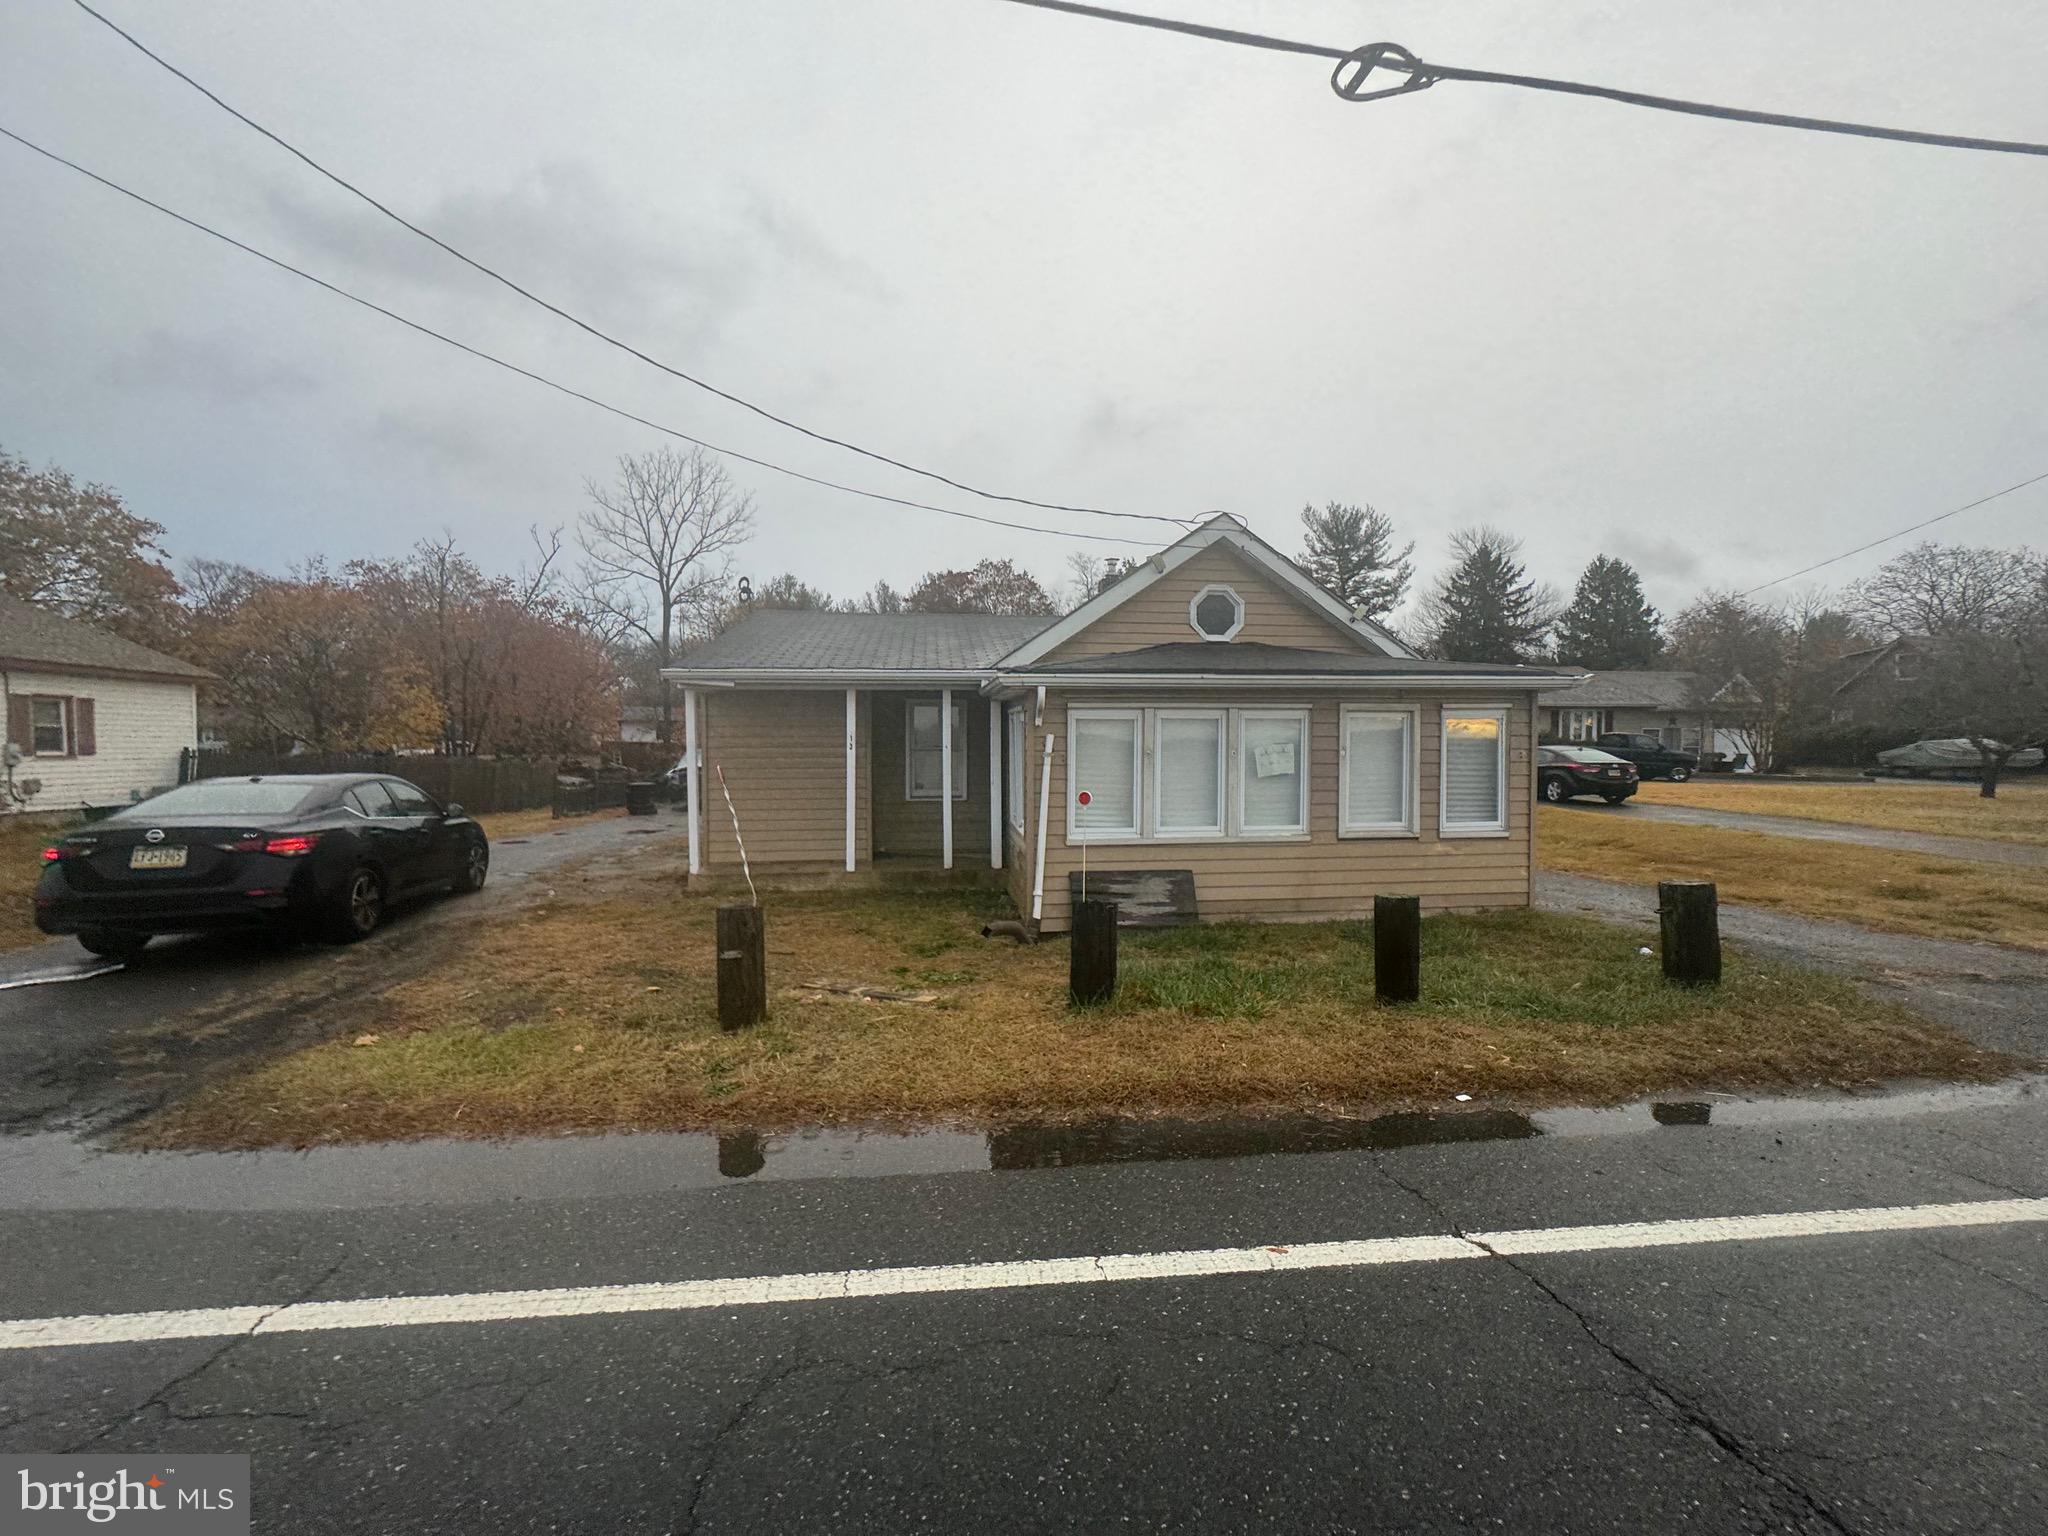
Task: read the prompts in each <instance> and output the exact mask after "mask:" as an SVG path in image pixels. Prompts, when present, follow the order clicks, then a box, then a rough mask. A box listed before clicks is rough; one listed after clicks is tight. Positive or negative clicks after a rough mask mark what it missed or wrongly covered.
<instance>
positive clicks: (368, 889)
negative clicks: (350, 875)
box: [348, 869, 384, 934]
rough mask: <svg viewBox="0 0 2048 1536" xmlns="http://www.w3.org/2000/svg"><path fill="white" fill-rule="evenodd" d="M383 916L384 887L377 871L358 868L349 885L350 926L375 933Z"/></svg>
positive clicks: (362, 931)
mask: <svg viewBox="0 0 2048 1536" xmlns="http://www.w3.org/2000/svg"><path fill="white" fill-rule="evenodd" d="M383 916H384V887H383V885H382V884H381V883H380V882H379V881H378V879H377V872H376V871H375V870H371V869H359V870H357V871H356V873H355V878H354V879H353V880H351V881H350V882H349V887H348V920H349V926H351V927H352V928H354V929H355V931H356V932H357V933H362V934H370V933H375V932H376V931H377V924H378V923H379V922H380V921H381V920H382V919H383Z"/></svg>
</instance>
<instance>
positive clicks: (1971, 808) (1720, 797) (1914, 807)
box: [1637, 776, 2048, 847]
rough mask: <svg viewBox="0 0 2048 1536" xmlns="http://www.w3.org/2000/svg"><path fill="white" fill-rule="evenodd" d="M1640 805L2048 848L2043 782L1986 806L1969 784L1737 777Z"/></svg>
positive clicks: (1669, 788) (2014, 786) (1671, 788)
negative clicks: (1696, 808) (1789, 818)
mask: <svg viewBox="0 0 2048 1536" xmlns="http://www.w3.org/2000/svg"><path fill="white" fill-rule="evenodd" d="M1637 798H1638V799H1640V800H1642V801H1643V802H1645V803H1646V804H1649V805H1693V806H1699V807H1701V808H1702V809H1705V810H1710V811H1750V812H1753V813H1755V814H1756V815H1759V816H1802V817H1805V818H1806V819H1807V820H1809V821H1837V822H1845V823H1848V824H1850V825H1853V826H1859V827H1884V828H1887V829H1888V830H1890V831H1894V832H1935V833H1939V834H1940V835H1942V836H1943V837H1988V838H1991V839H1994V840H1996V841H2000V842H2008V843H2034V844H2037V845H2040V846H2043V847H2048V783H2044V782H2041V781H2040V779H2039V777H2038V776H2030V777H2028V778H2026V779H2022V780H2020V781H2018V782H2013V781H2010V780H2009V781H2007V782H2006V783H2004V784H2001V785H1999V787H1998V798H1997V799H1995V800H1986V799H1985V798H1984V797H1983V796H1981V795H1979V794H1978V793H1977V789H1976V786H1975V785H1971V784H1870V783H1863V784H1781V783H1750V782H1747V781H1745V780H1742V779H1738V778H1733V777H1729V778H1704V779H1691V780H1688V781H1687V782H1686V783H1684V784H1666V783H1663V782H1662V781H1661V780H1652V781H1648V782H1645V783H1644V784H1643V786H1642V788H1641V790H1639V791H1638V793H1637Z"/></svg>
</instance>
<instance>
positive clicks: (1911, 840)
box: [1560, 800, 2048, 869]
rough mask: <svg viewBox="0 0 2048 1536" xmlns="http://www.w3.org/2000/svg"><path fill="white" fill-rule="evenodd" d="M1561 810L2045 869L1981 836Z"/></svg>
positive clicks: (1797, 820)
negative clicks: (1764, 833) (1615, 815)
mask: <svg viewBox="0 0 2048 1536" xmlns="http://www.w3.org/2000/svg"><path fill="white" fill-rule="evenodd" d="M1560 809H1563V810H1570V811H1583V812H1585V813H1586V814H1587V815H1589V816H1604V815H1614V814H1620V815H1625V816H1627V817H1628V819H1629V820H1631V821H1678V822H1689V823H1691V824H1693V825H1695V826H1703V827H1726V828H1729V829H1730V830H1732V831H1737V832H1768V833H1770V834H1771V835H1772V836H1773V837H1798V838H1805V839H1807V840H1809V841H1812V842H1821V843H1854V844H1856V845H1857V846H1858V847H1863V848H1888V849H1891V850H1892V851H1894V852H1899V853H1925V854H1932V855H1935V856H1937V857H1940V858H1947V859H1974V860H1976V861H1977V862H1979V863H1989V864H2020V865H2025V866H2026V867H2028V868H2031V869H2048V848H2041V847H2036V846H2035V845H2033V844H2031V843H2009V842H1999V841H1997V840H1995V839H1992V838H1984V837H1944V836H1940V835H1938V834H1936V833H1932V832H1899V831H1894V830H1892V829H1891V828H1888V827H1860V826H1853V825H1850V824H1847V823H1843V822H1833V821H1812V820H1808V819H1806V818H1804V817H1799V816H1760V815H1756V814H1753V813H1752V812H1749V811H1717V810H1707V809H1705V808H1704V807H1701V806H1696V805H1651V804H1648V803H1647V802H1644V801H1641V800H1631V801H1629V802H1628V804H1626V805H1625V806H1613V807H1610V806H1596V805H1592V804H1589V803H1587V802H1585V801H1582V800H1579V801H1569V802H1567V803H1566V804H1565V805H1564V806H1562V807H1560Z"/></svg>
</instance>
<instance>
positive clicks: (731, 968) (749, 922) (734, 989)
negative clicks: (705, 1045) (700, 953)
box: [718, 907, 768, 1029]
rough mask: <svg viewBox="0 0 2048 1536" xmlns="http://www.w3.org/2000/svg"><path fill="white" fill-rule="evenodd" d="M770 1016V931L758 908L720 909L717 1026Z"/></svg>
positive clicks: (739, 1024)
mask: <svg viewBox="0 0 2048 1536" xmlns="http://www.w3.org/2000/svg"><path fill="white" fill-rule="evenodd" d="M767 1017H768V929H767V925H766V924H765V923H764V922H763V921H762V919H761V909H760V908H759V907H720V908H719V909H718V1027H719V1028H720V1029H745V1028H746V1027H747V1026H748V1025H749V1024H758V1023H760V1022H761V1021H762V1020H763V1019H765V1018H767Z"/></svg>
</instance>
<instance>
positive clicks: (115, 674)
mask: <svg viewBox="0 0 2048 1536" xmlns="http://www.w3.org/2000/svg"><path fill="white" fill-rule="evenodd" d="M208 675H209V674H208V673H206V672H205V671H203V670H202V669H200V668H198V667H195V666H193V665H192V664H191V663H190V662H185V661H180V660H178V658H177V657H175V656H166V655H164V654H163V653H162V652H161V651H152V650H150V649H149V648H148V647H147V646H142V645H137V644H135V643H134V642H133V641H130V640H123V639H122V638H121V637H120V636H119V635H111V634H108V633H107V632H106V631H105V630H102V629H95V628H93V627H92V626H91V625H90V624H80V623H78V622H76V621H75V620H72V619H66V618H63V617H61V616H59V615H57V614H54V613H52V612H50V611H49V610H48V609H47V608H41V607H38V606H36V605H35V604H34V603H24V602H21V601H19V600H18V599H16V598H11V597H6V596H0V698H4V700H5V706H6V708H5V715H4V718H5V720H6V722H7V742H8V744H9V745H10V746H12V747H13V748H15V749H16V751H18V752H19V753H20V761H19V762H18V763H16V764H15V765H14V767H13V769H12V771H11V773H10V774H9V775H8V777H7V780H6V785H7V789H6V792H4V793H0V815H6V814H9V813H11V812H16V811H24V810H25V811H30V812H43V811H77V810H85V809H89V808H92V807H97V806H112V805H127V804H128V803H130V802H131V801H133V800H136V799H139V798H140V797H142V796H143V795H146V794H148V793H150V791H152V790H155V789H162V788H165V787H167V786H169V785H172V784H175V783H177V782H178V760H179V755H180V754H181V753H182V752H184V751H185V750H187V749H188V748H191V747H193V746H195V745H196V744H197V741H198V734H199V721H198V685H199V684H200V683H201V682H203V681H205V680H206V678H207V677H208ZM9 755H10V756H12V755H13V754H12V753H10V754H9ZM32 782H33V783H36V784H37V785H38V786H39V787H38V788H37V790H36V792H35V793H34V794H33V795H29V794H27V793H26V786H27V785H28V784H29V783H32Z"/></svg>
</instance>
